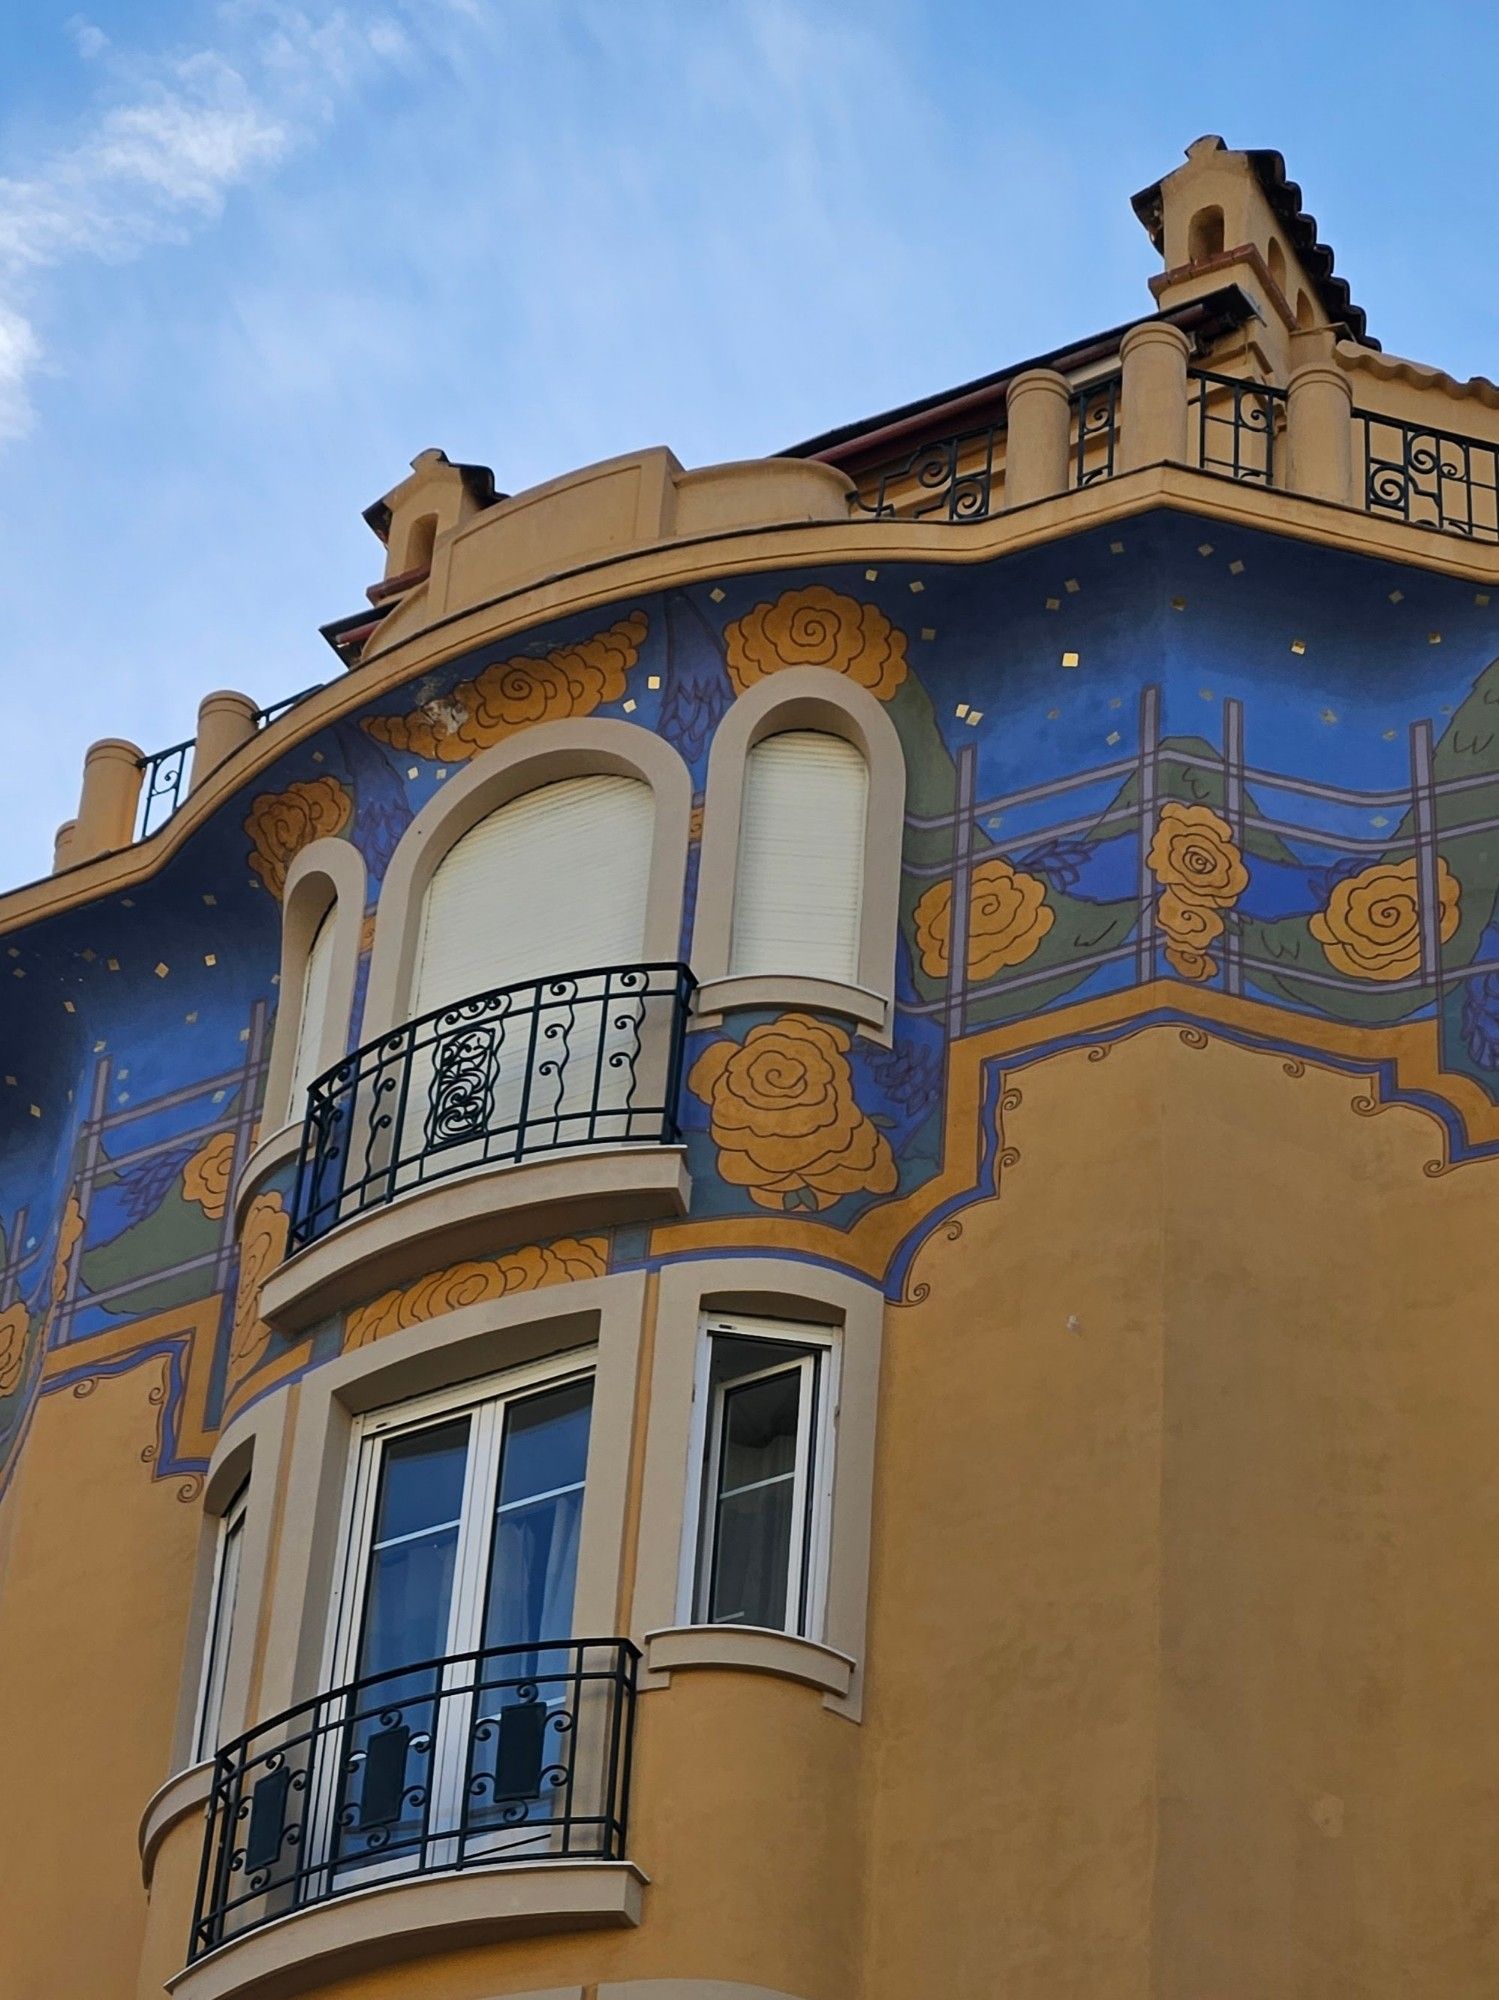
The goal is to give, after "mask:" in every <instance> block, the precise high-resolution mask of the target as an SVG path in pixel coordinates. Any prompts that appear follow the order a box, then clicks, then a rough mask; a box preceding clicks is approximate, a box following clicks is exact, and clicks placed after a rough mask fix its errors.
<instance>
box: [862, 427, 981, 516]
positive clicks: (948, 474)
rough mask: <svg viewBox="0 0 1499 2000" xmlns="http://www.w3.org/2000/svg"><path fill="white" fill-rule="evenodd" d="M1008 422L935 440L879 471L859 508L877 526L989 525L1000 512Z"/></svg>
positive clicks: (870, 477) (866, 483) (868, 478)
mask: <svg viewBox="0 0 1499 2000" xmlns="http://www.w3.org/2000/svg"><path fill="white" fill-rule="evenodd" d="M1004 439H1005V426H1004V420H1003V419H1002V418H1001V420H1000V421H999V422H998V423H994V424H983V425H980V426H979V428H978V429H976V430H969V431H959V432H957V433H956V434H955V435H954V436H952V437H945V438H929V439H928V440H927V441H926V443H924V444H920V445H918V446H917V447H916V449H915V450H914V451H911V452H907V453H906V454H905V455H904V456H903V457H901V458H894V459H890V460H888V461H887V462H886V463H884V464H882V465H877V466H874V467H873V468H872V469H871V470H870V471H868V472H867V473H865V474H864V475H863V478H862V480H861V482H860V483H861V485H862V486H863V487H864V488H865V489H866V491H867V490H869V489H870V488H872V489H873V493H872V498H870V499H867V500H865V499H861V500H860V501H859V505H860V507H861V508H863V510H864V511H865V512H866V513H869V514H873V515H874V516H875V518H876V519H877V520H885V521H891V520H895V519H896V518H897V517H898V518H899V519H901V520H903V521H926V520H933V519H936V520H939V521H987V520H988V518H989V516H990V515H991V514H993V513H997V512H998V511H999V494H1000V480H1001V467H1002V465H1003V460H1004Z"/></svg>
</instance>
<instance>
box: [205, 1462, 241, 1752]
mask: <svg viewBox="0 0 1499 2000" xmlns="http://www.w3.org/2000/svg"><path fill="white" fill-rule="evenodd" d="M249 1504H250V1482H249V1480H248V1479H247V1480H245V1482H244V1483H243V1485H241V1486H240V1487H239V1489H238V1491H237V1492H236V1493H235V1495H234V1498H233V1499H232V1500H231V1501H230V1502H229V1505H228V1506H227V1507H226V1508H225V1509H224V1511H223V1513H222V1514H221V1515H220V1516H219V1526H218V1535H217V1538H216V1540H215V1543H214V1551H213V1583H212V1585H211V1587H210V1590H209V1595H208V1625H207V1628H206V1630H205V1631H204V1634H203V1664H202V1667H201V1669H200V1670H199V1675H198V1701H197V1706H196V1708H195V1709H194V1711H193V1760H194V1762H195V1763H201V1762H203V1761H204V1760H205V1759H206V1758H209V1757H216V1756H217V1755H218V1752H219V1748H220V1744H219V1733H220V1730H221V1729H222V1726H223V1720H224V1689H225V1686H226V1684H227V1682H228V1678H229V1654H230V1649H231V1647H232V1646H233V1643H234V1607H235V1604H236V1603H237V1601H238V1598H239V1582H240V1574H241V1571H242V1568H243V1564H244V1536H245V1519H246V1516H247V1514H248V1512H249ZM226 1575H227V1578H228V1586H227V1589H226V1587H225V1579H226ZM226 1599H227V1601H226Z"/></svg>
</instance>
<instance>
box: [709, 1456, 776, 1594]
mask: <svg viewBox="0 0 1499 2000" xmlns="http://www.w3.org/2000/svg"><path fill="white" fill-rule="evenodd" d="M794 1492H795V1487H794V1484H793V1482H792V1480H791V1479H790V1478H789V1477H787V1478H784V1479H777V1480H774V1481H773V1482H772V1483H771V1484H770V1485H768V1486H753V1487H750V1488H749V1489H748V1490H747V1491H745V1492H742V1493H737V1494H730V1495H727V1496H725V1497H724V1499H723V1500H722V1501H721V1502H720V1504H719V1509H718V1529H717V1533H716V1535H715V1537H714V1548H713V1583H712V1595H711V1597H710V1600H709V1604H708V1618H709V1621H710V1622H711V1623H712V1624H715V1625H770V1626H777V1627H779V1626H783V1625H784V1624H785V1623H786V1581H787V1570H788V1568H789V1565H790V1559H791V1525H792V1522H791V1507H792V1499H793V1496H794Z"/></svg>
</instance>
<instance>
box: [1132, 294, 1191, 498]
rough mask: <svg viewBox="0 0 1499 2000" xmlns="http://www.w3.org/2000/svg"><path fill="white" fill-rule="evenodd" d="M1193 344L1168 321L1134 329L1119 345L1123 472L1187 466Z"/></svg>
mask: <svg viewBox="0 0 1499 2000" xmlns="http://www.w3.org/2000/svg"><path fill="white" fill-rule="evenodd" d="M1190 352H1191V343H1190V342H1189V341H1188V339H1187V336H1186V335H1185V334H1184V333H1183V332H1182V331H1181V329H1180V328H1179V327H1175V326H1171V325H1168V323H1167V322H1166V321H1165V320H1147V321H1146V322H1145V323H1144V324H1143V325H1141V326H1132V327H1131V328H1130V330H1129V332H1128V333H1127V334H1126V335H1125V336H1124V338H1123V340H1122V341H1121V342H1120V343H1119V360H1120V364H1121V367H1122V369H1123V380H1122V382H1121V383H1120V387H1119V470H1120V471H1121V472H1134V471H1135V470H1136V469H1137V468H1138V467H1140V466H1142V465H1162V464H1165V463H1166V462H1167V461H1170V462H1172V463H1174V464H1178V465H1181V464H1185V463H1186V462H1187V356H1188V354H1189V353H1190Z"/></svg>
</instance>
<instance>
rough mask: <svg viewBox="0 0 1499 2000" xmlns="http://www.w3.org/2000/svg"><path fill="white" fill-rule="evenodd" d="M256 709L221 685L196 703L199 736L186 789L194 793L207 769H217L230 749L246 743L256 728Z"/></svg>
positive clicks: (241, 696)
mask: <svg viewBox="0 0 1499 2000" xmlns="http://www.w3.org/2000/svg"><path fill="white" fill-rule="evenodd" d="M259 712H260V711H259V709H258V708H257V707H256V705H255V703H254V702H253V701H251V699H250V697H249V696H248V695H247V694H235V693H234V691H233V690H232V689H230V688H220V689H219V690H218V692H217V693H216V694H206V695H204V697H203V699H202V701H200V702H199V704H198V737H197V741H196V742H195V743H194V745H193V768H192V772H191V774H190V775H189V777H188V781H187V788H188V790H189V791H190V792H195V791H196V790H197V789H198V787H199V785H201V784H202V782H203V780H204V779H205V778H206V777H207V776H208V774H209V772H210V771H214V770H217V769H218V767H219V765H220V764H222V763H223V761H224V759H225V758H226V757H227V756H228V755H229V754H230V752H231V751H234V750H237V749H238V748H239V746H240V745H241V744H242V743H248V742H249V741H250V739H251V738H252V737H253V736H254V734H255V730H256V717H257V716H258V714H259Z"/></svg>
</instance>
